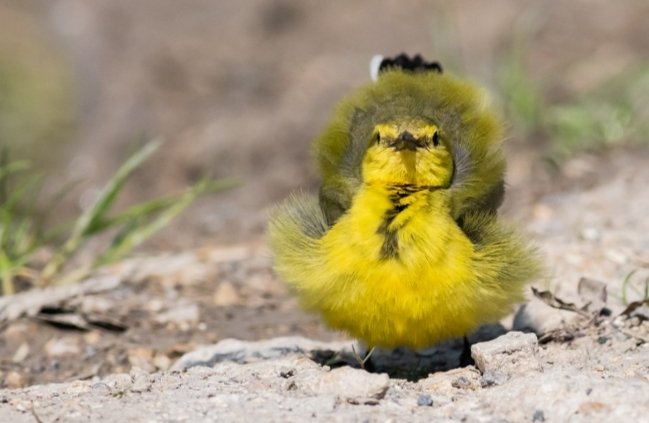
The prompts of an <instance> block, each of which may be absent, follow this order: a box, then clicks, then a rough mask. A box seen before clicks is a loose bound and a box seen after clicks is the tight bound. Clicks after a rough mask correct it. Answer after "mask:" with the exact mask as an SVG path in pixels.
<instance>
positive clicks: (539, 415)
mask: <svg viewBox="0 0 649 423" xmlns="http://www.w3.org/2000/svg"><path fill="white" fill-rule="evenodd" d="M532 421H533V422H544V421H545V413H543V410H536V411H534V414H532Z"/></svg>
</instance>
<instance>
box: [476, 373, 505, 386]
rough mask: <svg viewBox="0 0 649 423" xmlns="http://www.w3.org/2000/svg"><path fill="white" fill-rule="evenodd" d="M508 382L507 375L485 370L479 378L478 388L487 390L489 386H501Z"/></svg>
mask: <svg viewBox="0 0 649 423" xmlns="http://www.w3.org/2000/svg"><path fill="white" fill-rule="evenodd" d="M508 380H509V375H508V374H507V373H503V372H501V371H499V370H487V371H486V372H485V373H484V374H483V375H482V377H480V386H482V387H483V388H488V387H489V386H494V385H502V384H503V383H505V382H507V381H508Z"/></svg>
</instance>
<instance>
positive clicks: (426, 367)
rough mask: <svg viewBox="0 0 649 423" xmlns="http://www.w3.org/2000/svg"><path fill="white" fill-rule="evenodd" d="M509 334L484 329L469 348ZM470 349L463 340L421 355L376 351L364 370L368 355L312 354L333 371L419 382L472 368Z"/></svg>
mask: <svg viewBox="0 0 649 423" xmlns="http://www.w3.org/2000/svg"><path fill="white" fill-rule="evenodd" d="M506 332H507V330H506V329H505V328H504V327H503V326H502V325H500V324H494V325H485V326H482V327H481V328H479V329H478V330H477V331H475V332H474V333H473V334H471V335H470V336H469V337H468V340H469V344H475V343H478V342H485V341H490V340H492V339H495V338H497V337H499V336H500V335H503V334H504V333H506ZM467 347H468V345H466V344H465V342H464V340H463V339H453V340H449V341H445V342H443V343H440V344H437V345H435V346H434V347H432V348H428V349H425V350H420V351H413V350H411V349H408V348H395V349H393V350H384V349H378V348H377V349H375V350H374V352H373V353H372V355H371V357H370V359H369V360H368V361H367V362H366V363H365V364H364V366H363V365H361V362H360V357H363V356H364V355H365V354H366V351H359V353H358V354H355V353H354V351H351V350H343V351H331V350H315V351H312V353H311V359H312V360H313V361H315V362H316V363H319V364H320V365H326V366H329V367H331V368H336V367H343V366H351V367H356V368H364V369H365V370H367V371H368V372H371V373H387V374H388V375H389V376H390V377H391V378H396V379H406V380H410V381H418V380H419V379H423V378H426V377H428V375H430V374H431V373H435V372H444V371H448V370H451V369H456V368H459V367H465V366H466V365H467V364H469V363H467V362H466V360H467V359H468V358H469V356H468V355H467V354H469V352H468V351H467V350H466V349H467ZM359 355H360V357H359Z"/></svg>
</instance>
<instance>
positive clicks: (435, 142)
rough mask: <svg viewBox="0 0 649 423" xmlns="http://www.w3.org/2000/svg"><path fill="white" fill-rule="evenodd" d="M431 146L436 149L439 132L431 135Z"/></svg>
mask: <svg viewBox="0 0 649 423" xmlns="http://www.w3.org/2000/svg"><path fill="white" fill-rule="evenodd" d="M433 145H434V146H435V147H437V146H438V145H439V132H437V131H435V133H434V134H433Z"/></svg>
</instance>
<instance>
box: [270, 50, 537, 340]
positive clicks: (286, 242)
mask: <svg viewBox="0 0 649 423" xmlns="http://www.w3.org/2000/svg"><path fill="white" fill-rule="evenodd" d="M375 65H376V66H375V68H376V69H375V70H376V71H378V72H376V73H378V75H377V79H376V81H375V82H372V83H369V84H368V85H365V86H363V87H361V88H360V89H358V91H356V92H355V93H353V94H352V95H351V96H350V97H348V98H347V99H344V100H343V101H342V102H341V103H340V104H339V106H338V107H337V110H336V112H335V114H334V116H333V118H332V120H331V122H330V123H329V124H328V125H327V127H326V128H325V129H324V131H323V133H322V134H321V135H320V136H319V137H318V138H317V139H316V140H315V142H314V151H315V155H316V158H317V164H318V168H319V172H320V176H321V188H320V192H319V196H315V195H310V194H294V195H292V196H291V197H290V198H288V199H287V200H286V201H284V203H282V204H280V205H279V206H278V207H277V208H276V209H275V210H274V212H273V213H272V216H271V219H270V223H269V239H270V244H271V248H272V251H273V254H274V265H275V269H276V272H277V273H278V274H279V276H280V277H281V278H282V279H283V280H284V281H285V282H286V283H288V284H289V285H290V287H292V288H293V290H294V291H295V292H296V293H297V295H298V296H299V299H300V302H301V304H302V306H303V307H304V308H305V309H306V310H308V311H311V312H315V313H319V314H320V315H322V317H323V319H324V321H325V323H326V324H327V325H328V326H329V327H331V328H334V329H338V330H341V331H345V332H347V333H348V334H350V335H351V336H353V337H355V338H358V339H360V340H362V341H364V342H365V343H366V344H367V345H368V346H370V347H386V348H390V347H398V346H405V347H410V348H413V349H420V348H423V347H429V346H432V345H434V344H435V343H437V342H439V341H442V340H445V339H448V338H454V337H462V336H465V335H467V334H469V333H470V332H471V331H472V330H474V329H476V328H477V327H479V326H480V325H482V324H485V323H490V322H495V321H498V320H499V319H501V318H502V317H503V316H505V315H506V314H508V313H510V312H511V311H512V309H513V306H514V305H515V304H516V303H517V302H520V301H521V300H523V298H524V296H523V289H524V287H525V286H526V285H527V284H528V283H529V282H530V281H532V280H533V279H534V278H536V277H537V276H538V275H539V272H540V267H541V266H540V264H539V260H538V258H537V256H536V254H535V251H534V248H533V247H531V246H530V245H529V243H528V242H527V240H526V239H525V238H524V237H523V236H521V235H520V234H519V233H518V232H517V231H516V230H515V229H513V228H512V227H510V226H509V225H507V224H504V223H503V222H501V221H500V219H499V218H498V216H497V213H496V211H497V209H498V207H499V206H500V204H501V203H502V200H503V196H504V172H505V157H504V154H503V150H502V146H501V145H502V139H503V136H502V124H501V122H500V121H499V119H498V118H497V117H496V116H495V114H494V113H493V112H492V111H491V110H490V108H489V107H488V106H487V105H486V103H485V101H484V96H483V93H482V91H481V90H480V89H478V88H477V87H476V86H474V85H473V84H471V83H469V82H467V81H465V80H463V79H460V78H457V77H454V76H451V75H448V74H446V73H443V72H442V69H441V67H440V66H439V64H437V63H434V62H433V63H429V62H426V61H424V60H423V59H422V58H421V57H420V56H418V55H417V56H415V57H413V58H410V57H408V56H406V55H400V56H397V57H396V58H394V59H382V60H379V61H376V62H375Z"/></svg>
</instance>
